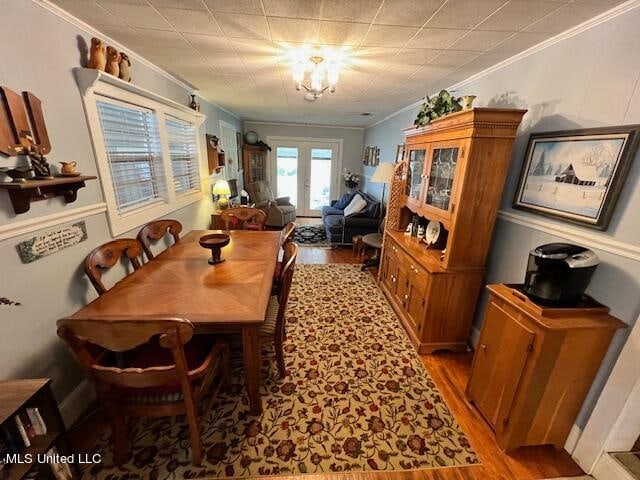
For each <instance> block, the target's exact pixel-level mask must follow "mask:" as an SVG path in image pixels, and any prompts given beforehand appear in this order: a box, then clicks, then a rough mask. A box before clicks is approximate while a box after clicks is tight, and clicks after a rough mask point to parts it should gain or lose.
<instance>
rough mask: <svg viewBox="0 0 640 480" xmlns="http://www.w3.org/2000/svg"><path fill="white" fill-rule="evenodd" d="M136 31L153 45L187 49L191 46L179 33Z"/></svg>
mask: <svg viewBox="0 0 640 480" xmlns="http://www.w3.org/2000/svg"><path fill="white" fill-rule="evenodd" d="M135 31H136V32H137V33H138V35H140V36H141V37H144V39H145V40H147V41H148V42H149V43H150V44H152V45H161V46H167V47H185V48H186V47H188V46H189V44H188V43H187V42H185V41H184V38H182V36H181V35H180V34H179V33H178V32H168V31H166V30H152V29H150V28H136V29H135Z"/></svg>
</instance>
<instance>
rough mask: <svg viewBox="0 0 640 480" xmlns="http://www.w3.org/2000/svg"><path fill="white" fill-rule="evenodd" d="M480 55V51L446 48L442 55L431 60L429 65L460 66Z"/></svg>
mask: <svg viewBox="0 0 640 480" xmlns="http://www.w3.org/2000/svg"><path fill="white" fill-rule="evenodd" d="M477 56H478V52H473V51H467V50H444V51H443V52H442V54H441V55H438V56H437V57H436V58H434V59H433V60H431V61H430V62H429V65H437V66H441V67H459V66H460V65H464V64H465V63H467V62H469V61H471V60H473V59H474V58H476V57H477Z"/></svg>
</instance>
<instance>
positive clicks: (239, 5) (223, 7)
mask: <svg viewBox="0 0 640 480" xmlns="http://www.w3.org/2000/svg"><path fill="white" fill-rule="evenodd" d="M205 2H206V3H207V6H208V7H209V8H210V9H211V11H212V12H213V14H214V15H217V14H218V13H245V14H251V15H262V14H263V11H262V4H261V2H260V0H205Z"/></svg>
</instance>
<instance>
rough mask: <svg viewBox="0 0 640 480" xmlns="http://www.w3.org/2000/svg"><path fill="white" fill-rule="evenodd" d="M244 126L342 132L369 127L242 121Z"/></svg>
mask: <svg viewBox="0 0 640 480" xmlns="http://www.w3.org/2000/svg"><path fill="white" fill-rule="evenodd" d="M243 123H244V124H247V123H251V124H252V125H274V126H278V127H317V128H340V129H343V130H364V129H366V128H369V127H346V126H339V125H322V124H315V123H286V122H264V121H260V120H243Z"/></svg>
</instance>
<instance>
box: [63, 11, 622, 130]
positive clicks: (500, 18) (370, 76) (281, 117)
mask: <svg viewBox="0 0 640 480" xmlns="http://www.w3.org/2000/svg"><path fill="white" fill-rule="evenodd" d="M52 1H53V2H54V3H56V4H58V5H59V6H60V7H62V8H63V9H64V10H66V11H68V12H69V13H71V14H72V15H74V16H76V17H78V18H80V19H81V20H83V21H85V22H86V23H88V24H89V25H91V26H93V27H95V28H96V29H98V30H99V31H101V32H103V33H104V34H105V35H107V36H109V37H111V38H113V39H115V40H117V41H118V42H120V43H121V44H122V45H124V46H126V47H127V48H129V49H130V50H132V51H134V52H136V53H138V54H140V55H142V56H143V57H145V58H147V59H148V60H150V61H151V62H153V63H155V64H156V65H158V66H160V67H162V68H164V69H165V70H167V71H168V72H170V73H171V74H173V75H175V76H176V77H178V78H181V79H183V80H185V81H186V82H188V83H189V84H191V85H193V86H194V87H195V88H197V89H198V90H199V91H200V94H201V95H202V96H203V97H205V98H208V99H210V100H212V101H213V102H215V103H217V104H219V105H222V106H223V107H225V108H227V109H228V110H231V111H233V112H234V113H236V114H238V115H239V116H240V117H242V118H243V119H245V120H260V121H275V122H293V123H312V124H328V125H341V126H366V125H370V124H372V123H374V122H375V121H377V120H379V119H381V118H383V117H385V116H386V115H388V114H390V113H392V112H394V111H396V110H398V109H400V108H402V107H404V106H406V105H408V104H411V103H413V102H415V101H417V100H420V99H421V98H422V97H424V96H425V94H430V93H433V92H435V91H437V90H439V89H440V88H443V87H446V86H449V85H452V84H454V83H456V82H458V81H460V80H463V79H464V78H467V77H469V76H470V75H473V74H474V73H476V72H479V71H481V70H484V69H485V68H487V67H489V66H491V65H494V64H496V63H498V62H500V61H502V60H504V59H506V58H508V57H510V56H512V55H514V54H516V53H518V52H521V51H523V50H526V49H527V48H529V47H531V46H533V45H535V44H537V43H540V42H542V41H543V40H545V39H547V38H550V37H552V36H554V35H556V34H557V33H560V32H562V31H564V30H567V29H569V28H570V27H573V26H575V25H578V24H580V23H582V22H584V21H585V20H588V19H590V18H592V17H594V16H596V15H598V14H600V13H602V12H604V11H605V10H608V9H610V8H612V7H613V6H615V5H617V4H620V3H623V0H545V1H538V0H511V1H506V0H95V1H94V0H52ZM302 43H311V44H314V45H336V46H338V45H340V46H344V47H345V48H346V49H348V51H349V53H348V57H349V62H348V65H347V67H346V68H345V69H344V71H343V72H342V74H341V76H340V82H339V83H338V88H337V91H336V93H334V94H332V95H330V94H326V95H325V96H324V97H323V98H321V99H319V100H318V101H316V102H313V103H310V102H307V101H305V100H304V99H303V94H302V93H301V92H297V91H296V90H295V87H294V84H293V81H292V80H291V73H290V71H289V67H288V65H287V64H286V61H285V55H284V52H286V50H287V49H288V48H291V47H295V46H296V45H299V44H302ZM133 68H134V70H133V72H134V73H133V76H134V77H135V65H134V67H133ZM364 112H368V113H371V115H369V116H363V115H362V113H364Z"/></svg>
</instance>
